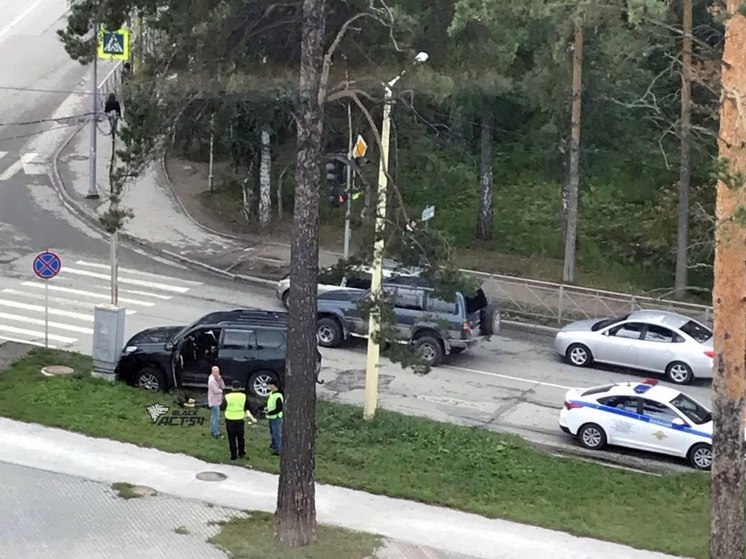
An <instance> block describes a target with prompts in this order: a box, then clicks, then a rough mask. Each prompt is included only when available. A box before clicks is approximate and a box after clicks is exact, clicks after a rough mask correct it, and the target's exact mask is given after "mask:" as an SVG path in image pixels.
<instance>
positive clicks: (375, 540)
mask: <svg viewBox="0 0 746 559" xmlns="http://www.w3.org/2000/svg"><path fill="white" fill-rule="evenodd" d="M316 535H317V540H316V543H315V544H313V545H310V546H307V547H302V548H289V547H285V546H283V545H280V544H278V543H277V542H276V541H275V539H274V516H273V515H271V514H268V513H266V512H252V513H251V514H250V515H249V517H248V518H233V519H231V520H229V521H228V522H226V523H225V524H223V528H222V530H221V531H220V533H219V534H218V535H217V536H214V537H212V538H210V540H209V541H210V543H212V544H214V545H217V546H219V547H221V548H223V549H224V550H226V551H228V552H229V553H230V555H231V558H232V559H267V558H268V557H282V559H331V558H333V557H340V558H341V557H344V558H345V559H366V558H367V557H372V556H373V553H375V551H376V549H377V548H378V547H379V545H380V538H379V537H378V536H374V535H372V534H364V533H362V532H354V531H352V530H345V529H343V528H336V527H332V526H319V527H318V528H317V531H316Z"/></svg>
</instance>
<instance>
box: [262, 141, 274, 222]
mask: <svg viewBox="0 0 746 559" xmlns="http://www.w3.org/2000/svg"><path fill="white" fill-rule="evenodd" d="M260 135H261V142H262V146H261V162H260V165H259V223H260V224H261V225H262V227H266V226H267V225H269V222H270V221H271V220H272V181H271V176H272V151H271V145H270V134H269V128H268V127H267V126H263V127H262V129H261V133H260Z"/></svg>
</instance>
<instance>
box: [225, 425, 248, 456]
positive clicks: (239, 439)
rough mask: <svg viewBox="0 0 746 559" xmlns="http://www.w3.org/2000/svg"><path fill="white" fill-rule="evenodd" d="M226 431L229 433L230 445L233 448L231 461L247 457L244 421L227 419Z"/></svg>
mask: <svg viewBox="0 0 746 559" xmlns="http://www.w3.org/2000/svg"><path fill="white" fill-rule="evenodd" d="M225 430H226V431H227V433H228V445H229V446H230V448H231V460H235V459H236V457H237V456H240V457H241V458H243V457H244V456H246V450H245V448H244V445H245V441H244V421H243V419H226V420H225Z"/></svg>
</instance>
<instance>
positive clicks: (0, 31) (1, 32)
mask: <svg viewBox="0 0 746 559" xmlns="http://www.w3.org/2000/svg"><path fill="white" fill-rule="evenodd" d="M42 1H43V0H36V2H34V3H33V4H31V5H30V6H29V7H28V8H27V9H26V11H25V12H23V13H22V14H20V15H19V16H18V17H16V18H15V19H14V20H13V21H11V22H10V23H9V24H8V25H6V26H5V27H3V28H2V29H0V37H2V36H3V35H5V34H6V33H7V32H8V31H10V30H11V29H13V28H14V27H15V26H16V25H18V24H19V23H20V22H21V20H23V19H24V18H25V17H26V16H27V15H29V14H30V13H31V12H33V11H34V10H35V9H36V7H37V6H38V5H39V4H41V3H42Z"/></svg>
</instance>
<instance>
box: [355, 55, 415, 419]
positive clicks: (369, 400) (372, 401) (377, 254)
mask: <svg viewBox="0 0 746 559" xmlns="http://www.w3.org/2000/svg"><path fill="white" fill-rule="evenodd" d="M428 58H430V56H429V55H428V54H427V53H426V52H420V53H418V54H417V56H415V58H414V62H415V64H423V63H425V62H427V60H428ZM406 73H407V70H403V71H402V72H401V73H400V74H399V75H398V76H396V77H395V78H394V79H393V80H391V81H390V82H388V83H385V84H384V90H385V94H384V105H383V122H382V124H381V157H380V161H379V163H378V204H377V207H376V233H375V241H374V244H373V266H372V268H373V277H372V278H371V285H370V291H371V296H372V297H376V298H380V294H381V284H382V283H383V249H384V239H383V232H384V227H385V225H386V191H387V188H388V177H387V176H386V172H387V171H388V159H389V138H390V134H391V106H392V105H393V103H394V101H393V98H394V91H393V87H394V85H396V82H398V81H399V80H400V79H401V78H402V76H404V74H406ZM380 330H381V316H380V312H379V310H377V309H375V308H371V311H370V321H369V325H368V357H367V361H366V365H365V406H364V408H363V417H364V418H365V419H373V416H374V415H375V413H376V404H377V401H378V361H379V359H380V355H381V348H380V346H379V345H378V341H377V340H376V337H377V336H378V333H379V332H380Z"/></svg>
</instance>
